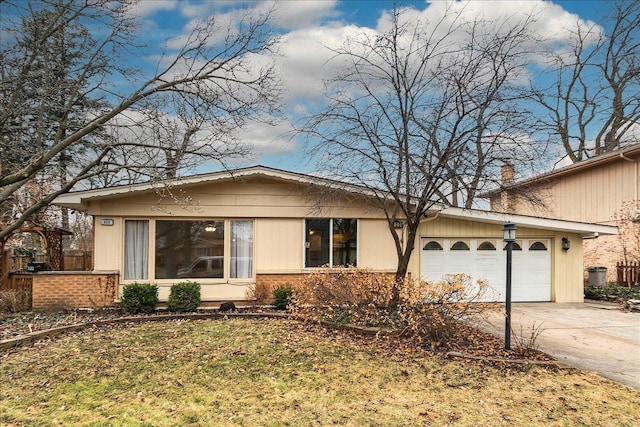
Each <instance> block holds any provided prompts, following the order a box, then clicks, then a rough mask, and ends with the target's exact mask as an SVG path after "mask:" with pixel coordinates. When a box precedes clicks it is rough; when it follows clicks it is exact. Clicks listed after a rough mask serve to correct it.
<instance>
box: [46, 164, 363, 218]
mask: <svg viewBox="0 0 640 427" xmlns="http://www.w3.org/2000/svg"><path fill="white" fill-rule="evenodd" d="M257 177H267V178H273V179H276V180H280V181H283V182H296V183H300V184H307V185H315V186H321V187H327V188H334V189H340V190H343V191H347V192H352V193H357V194H363V195H368V196H373V195H374V192H373V191H372V190H370V189H368V188H366V187H363V186H358V185H355V184H349V183H345V182H343V181H338V180H335V179H330V178H324V177H319V176H314V175H306V174H302V173H297V172H289V171H285V170H281V169H275V168H270V167H266V166H251V167H247V168H239V169H234V170H225V171H220V172H212V173H205V174H198V175H191V176H187V177H179V178H175V179H170V180H163V181H153V182H143V183H139V184H129V185H119V186H113V187H105V188H99V189H95V190H82V191H73V192H69V193H66V194H62V195H60V196H58V197H57V198H56V199H55V200H54V201H53V204H55V205H59V206H63V207H66V208H69V209H75V210H78V211H83V210H85V209H86V208H87V206H88V203H89V202H90V201H91V200H97V199H102V198H105V197H110V196H119V195H125V194H126V195H131V194H136V193H141V192H145V191H149V190H154V189H157V188H159V187H163V186H167V187H176V186H184V185H192V184H201V183H213V182H224V181H241V180H242V179H248V178H257Z"/></svg>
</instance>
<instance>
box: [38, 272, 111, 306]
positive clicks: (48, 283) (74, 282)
mask: <svg viewBox="0 0 640 427" xmlns="http://www.w3.org/2000/svg"><path fill="white" fill-rule="evenodd" d="M117 285H118V272H111V271H104V272H100V271H47V272H41V273H38V274H34V275H33V295H32V301H33V310H35V311H52V310H61V309H74V308H99V307H110V306H113V305H114V300H115V298H116V289H117Z"/></svg>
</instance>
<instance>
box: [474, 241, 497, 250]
mask: <svg viewBox="0 0 640 427" xmlns="http://www.w3.org/2000/svg"><path fill="white" fill-rule="evenodd" d="M478 250H479V251H495V250H496V245H494V244H493V243H491V242H488V241H485V242H482V243H480V244H479V245H478Z"/></svg>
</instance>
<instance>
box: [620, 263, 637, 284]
mask: <svg viewBox="0 0 640 427" xmlns="http://www.w3.org/2000/svg"><path fill="white" fill-rule="evenodd" d="M616 270H617V273H618V280H617V281H618V286H628V287H632V286H638V284H639V283H640V262H635V263H633V262H632V263H630V264H623V263H621V262H619V263H617V264H616Z"/></svg>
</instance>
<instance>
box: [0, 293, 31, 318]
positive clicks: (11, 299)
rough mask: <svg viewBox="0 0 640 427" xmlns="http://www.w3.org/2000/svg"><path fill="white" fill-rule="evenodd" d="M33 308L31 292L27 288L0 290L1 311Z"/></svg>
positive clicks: (12, 311) (13, 311) (7, 311)
mask: <svg viewBox="0 0 640 427" xmlns="http://www.w3.org/2000/svg"><path fill="white" fill-rule="evenodd" d="M30 309H31V292H30V291H28V290H27V289H11V290H4V291H0V313H18V312H21V311H28V310H30Z"/></svg>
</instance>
